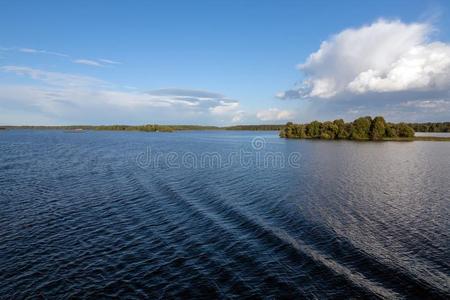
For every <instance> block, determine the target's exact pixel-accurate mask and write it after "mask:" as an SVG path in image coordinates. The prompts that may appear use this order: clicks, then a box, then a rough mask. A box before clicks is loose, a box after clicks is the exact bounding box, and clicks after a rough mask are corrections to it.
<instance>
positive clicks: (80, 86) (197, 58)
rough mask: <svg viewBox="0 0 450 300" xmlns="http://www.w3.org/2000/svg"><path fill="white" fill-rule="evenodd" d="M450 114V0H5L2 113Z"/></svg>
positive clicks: (33, 121) (124, 118) (255, 117)
mask: <svg viewBox="0 0 450 300" xmlns="http://www.w3.org/2000/svg"><path fill="white" fill-rule="evenodd" d="M366 115H372V116H375V115H383V116H385V118H386V119H387V120H388V121H393V122H398V121H411V122H412V121H417V122H424V121H450V2H449V1H444V0H442V1H438V0H434V1H427V0H421V1H415V0H409V1H392V0H378V1H345V0H343V1H286V0H280V1H275V0H273V1H266V0H258V1H257V0H237V1H225V0H214V1H213V0H210V1H200V0H195V1H181V0H180V1H171V0H168V1H137V0H132V1H106V0H103V1H101V0H95V1H86V0H77V1H45V0H41V1H22V0H15V1H1V0H0V124H2V125H71V124H92V125H95V124H154V123H157V124H200V125H234V124H282V123H285V122H287V121H293V122H310V121H312V120H316V119H317V120H330V119H336V118H343V119H345V120H347V121H351V120H353V119H355V118H357V117H359V116H366Z"/></svg>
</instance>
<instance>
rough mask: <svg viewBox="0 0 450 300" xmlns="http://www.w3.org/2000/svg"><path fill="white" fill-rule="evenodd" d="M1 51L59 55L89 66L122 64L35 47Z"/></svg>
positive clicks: (3, 48)
mask: <svg viewBox="0 0 450 300" xmlns="http://www.w3.org/2000/svg"><path fill="white" fill-rule="evenodd" d="M0 51H16V52H20V53H26V54H44V55H53V56H59V57H63V58H67V59H70V60H71V61H72V62H73V63H76V64H82V65H87V66H93V67H102V66H106V65H121V64H122V63H121V62H118V61H115V60H111V59H106V58H100V59H86V58H78V59H75V58H73V57H72V56H70V55H69V54H65V53H61V52H55V51H49V50H44V49H35V48H27V47H22V48H17V47H0Z"/></svg>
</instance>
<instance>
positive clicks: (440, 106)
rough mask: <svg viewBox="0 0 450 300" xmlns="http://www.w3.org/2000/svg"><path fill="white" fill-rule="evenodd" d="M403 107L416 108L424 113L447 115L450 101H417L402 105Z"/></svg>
mask: <svg viewBox="0 0 450 300" xmlns="http://www.w3.org/2000/svg"><path fill="white" fill-rule="evenodd" d="M399 106H401V107H405V108H414V109H418V110H421V111H424V112H431V113H445V112H449V111H450V100H444V99H437V100H417V101H406V102H402V103H400V105H399Z"/></svg>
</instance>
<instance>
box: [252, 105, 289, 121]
mask: <svg viewBox="0 0 450 300" xmlns="http://www.w3.org/2000/svg"><path fill="white" fill-rule="evenodd" d="M256 117H257V118H258V119H259V120H261V121H286V120H290V119H292V118H293V117H294V113H293V112H292V111H287V110H280V109H278V108H269V109H267V110H261V111H258V112H257V113H256Z"/></svg>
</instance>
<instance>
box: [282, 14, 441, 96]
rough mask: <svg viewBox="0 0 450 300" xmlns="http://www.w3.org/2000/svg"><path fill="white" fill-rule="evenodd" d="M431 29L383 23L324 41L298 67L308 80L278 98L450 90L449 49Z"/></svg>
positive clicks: (420, 24)
mask: <svg viewBox="0 0 450 300" xmlns="http://www.w3.org/2000/svg"><path fill="white" fill-rule="evenodd" d="M433 31H434V29H433V27H432V26H431V25H430V24H427V23H412V24H405V23H402V22H401V21H398V20H396V21H387V20H383V19H381V20H378V21H377V22H375V23H373V24H371V25H367V26H363V27H360V28H357V29H347V30H344V31H342V32H340V33H338V34H336V35H334V36H332V37H331V38H330V39H329V40H327V41H324V42H323V43H322V44H321V45H320V48H319V50H317V51H316V52H314V53H312V54H311V55H310V56H309V57H308V59H307V60H306V62H305V63H303V64H301V65H300V66H299V69H300V70H301V71H302V72H303V73H304V75H305V80H304V81H303V82H302V83H301V85H300V86H299V87H298V88H296V89H293V90H289V91H286V92H282V93H279V94H278V95H277V96H278V97H279V98H316V99H317V98H319V99H320V98H321V99H326V98H336V97H337V96H339V95H340V94H344V95H358V96H361V95H362V94H366V93H371V92H372V93H373V92H376V93H389V92H409V91H436V90H448V89H449V88H450V45H449V44H446V43H442V42H430V39H431V38H430V37H431V35H432V33H433Z"/></svg>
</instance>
